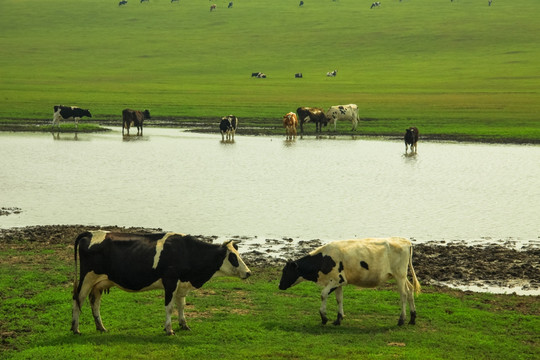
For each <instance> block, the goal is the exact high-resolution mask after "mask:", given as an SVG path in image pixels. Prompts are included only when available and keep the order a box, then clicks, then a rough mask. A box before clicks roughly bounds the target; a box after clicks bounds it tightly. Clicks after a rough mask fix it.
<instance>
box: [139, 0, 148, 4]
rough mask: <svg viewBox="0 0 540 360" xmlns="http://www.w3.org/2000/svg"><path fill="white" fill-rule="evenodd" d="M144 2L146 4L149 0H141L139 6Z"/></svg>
mask: <svg viewBox="0 0 540 360" xmlns="http://www.w3.org/2000/svg"><path fill="white" fill-rule="evenodd" d="M145 1H146V2H150V0H141V4H142V3H143V2H145Z"/></svg>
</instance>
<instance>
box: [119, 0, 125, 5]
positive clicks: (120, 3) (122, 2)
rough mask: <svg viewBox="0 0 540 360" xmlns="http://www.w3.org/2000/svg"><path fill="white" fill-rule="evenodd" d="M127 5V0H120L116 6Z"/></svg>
mask: <svg viewBox="0 0 540 360" xmlns="http://www.w3.org/2000/svg"><path fill="white" fill-rule="evenodd" d="M122 5H127V0H122V1H120V2H119V3H118V6H122Z"/></svg>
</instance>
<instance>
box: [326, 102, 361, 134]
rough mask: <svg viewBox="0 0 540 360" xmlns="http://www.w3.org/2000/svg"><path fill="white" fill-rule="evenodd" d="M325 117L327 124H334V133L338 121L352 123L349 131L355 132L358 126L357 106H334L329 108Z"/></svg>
mask: <svg viewBox="0 0 540 360" xmlns="http://www.w3.org/2000/svg"><path fill="white" fill-rule="evenodd" d="M326 117H327V118H328V122H329V123H334V131H336V127H337V121H338V120H350V121H351V122H352V129H351V131H354V130H356V127H357V126H358V119H359V118H358V105H356V104H348V105H336V106H331V107H330V108H329V109H328V111H327V112H326Z"/></svg>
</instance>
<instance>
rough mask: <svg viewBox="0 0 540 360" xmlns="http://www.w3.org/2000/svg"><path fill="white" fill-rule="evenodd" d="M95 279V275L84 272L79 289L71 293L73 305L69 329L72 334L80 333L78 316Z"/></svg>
mask: <svg viewBox="0 0 540 360" xmlns="http://www.w3.org/2000/svg"><path fill="white" fill-rule="evenodd" d="M95 281H96V276H95V275H93V276H92V275H90V274H86V276H85V277H84V279H83V281H82V286H81V287H80V290H79V291H78V292H77V289H76V290H75V291H76V292H75V293H74V294H73V305H72V316H71V331H73V333H74V334H80V333H81V332H80V331H79V316H80V315H81V308H82V306H83V303H84V300H85V299H86V297H87V296H88V295H89V294H90V291H92V288H93V287H94V284H95Z"/></svg>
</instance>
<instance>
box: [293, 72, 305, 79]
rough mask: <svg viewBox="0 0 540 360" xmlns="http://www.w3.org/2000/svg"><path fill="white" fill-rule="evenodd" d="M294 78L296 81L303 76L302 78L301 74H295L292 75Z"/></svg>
mask: <svg viewBox="0 0 540 360" xmlns="http://www.w3.org/2000/svg"><path fill="white" fill-rule="evenodd" d="M294 77H295V78H296V79H300V78H302V77H303V76H302V73H296V74H294Z"/></svg>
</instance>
